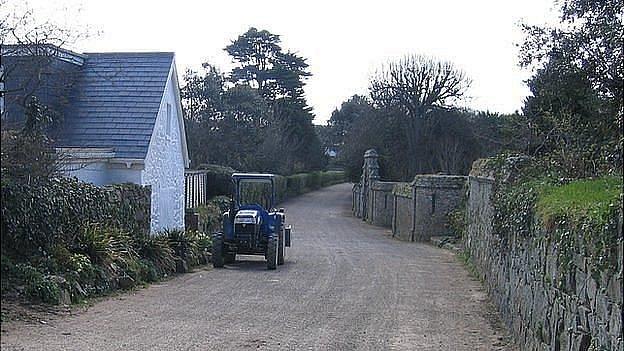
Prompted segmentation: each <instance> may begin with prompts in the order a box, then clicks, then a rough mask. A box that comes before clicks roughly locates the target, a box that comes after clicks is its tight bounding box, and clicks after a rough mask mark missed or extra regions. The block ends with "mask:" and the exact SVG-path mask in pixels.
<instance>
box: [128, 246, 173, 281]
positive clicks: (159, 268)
mask: <svg viewBox="0 0 624 351" xmlns="http://www.w3.org/2000/svg"><path fill="white" fill-rule="evenodd" d="M136 251H137V253H138V255H139V256H140V257H141V258H142V259H144V260H146V261H148V262H150V263H151V265H152V267H147V268H148V269H152V268H153V270H154V271H155V272H156V273H157V276H166V275H167V274H170V273H172V272H174V271H175V268H176V266H175V256H174V251H173V249H172V248H171V246H170V244H169V237H168V236H166V235H150V236H145V237H142V238H141V239H138V240H137V241H136ZM149 274H152V272H149ZM150 279H151V278H150Z"/></svg>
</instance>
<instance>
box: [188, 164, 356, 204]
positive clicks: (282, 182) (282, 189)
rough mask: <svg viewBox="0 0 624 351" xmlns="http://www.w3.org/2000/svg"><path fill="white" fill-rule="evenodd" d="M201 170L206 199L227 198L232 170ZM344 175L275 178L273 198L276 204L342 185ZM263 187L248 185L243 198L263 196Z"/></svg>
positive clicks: (209, 167) (328, 174) (340, 173)
mask: <svg viewBox="0 0 624 351" xmlns="http://www.w3.org/2000/svg"><path fill="white" fill-rule="evenodd" d="M199 169H201V170H205V171H206V172H207V183H208V186H207V190H206V192H207V194H208V197H214V196H219V195H225V196H229V195H230V194H231V191H232V189H231V176H232V173H234V172H235V171H234V169H232V168H230V167H223V166H218V165H201V166H200V167H199ZM344 181H345V175H344V172H342V171H326V172H320V171H317V172H310V173H299V174H293V175H290V176H282V175H276V176H275V196H276V201H277V203H280V202H282V201H284V200H286V199H288V198H289V197H293V196H297V195H301V194H303V193H305V192H308V191H312V190H316V189H320V188H322V187H326V186H329V185H334V184H338V183H342V182H344ZM263 192H264V190H263V186H261V185H257V186H254V185H250V186H247V187H246V189H245V194H243V195H244V196H247V197H253V198H260V196H261V195H262V194H263Z"/></svg>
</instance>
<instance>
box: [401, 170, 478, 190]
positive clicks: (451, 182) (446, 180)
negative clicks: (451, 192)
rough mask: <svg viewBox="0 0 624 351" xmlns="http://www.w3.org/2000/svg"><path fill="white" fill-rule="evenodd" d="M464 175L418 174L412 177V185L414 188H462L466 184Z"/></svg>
mask: <svg viewBox="0 0 624 351" xmlns="http://www.w3.org/2000/svg"><path fill="white" fill-rule="evenodd" d="M467 179H468V178H467V177H466V176H455V175H439V174H419V175H417V176H416V177H414V181H413V182H412V186H413V187H415V188H438V189H442V188H463V187H464V186H465V185H466V180H467Z"/></svg>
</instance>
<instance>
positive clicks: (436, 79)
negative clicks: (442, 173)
mask: <svg viewBox="0 0 624 351" xmlns="http://www.w3.org/2000/svg"><path fill="white" fill-rule="evenodd" d="M469 86H470V80H469V79H468V78H467V77H466V75H465V73H464V72H463V71H461V70H459V69H457V68H455V66H454V65H453V64H452V63H450V62H443V61H438V60H435V59H433V58H429V57H425V56H420V55H408V56H406V57H404V58H403V59H401V60H398V61H394V62H390V63H389V64H387V65H386V66H384V67H382V68H381V69H380V70H379V71H378V72H377V73H376V74H375V75H374V76H373V77H372V78H371V80H370V85H369V92H370V95H371V98H372V100H373V102H374V103H375V104H376V105H377V106H378V107H383V108H389V109H396V110H398V111H400V112H401V114H402V115H403V116H404V121H405V129H404V130H405V133H406V140H407V143H408V150H409V153H410V157H409V159H408V164H409V170H410V172H411V173H412V174H415V173H420V172H423V171H431V170H428V169H427V166H426V165H425V164H424V162H423V160H422V159H420V160H419V157H420V156H422V155H420V154H419V149H418V148H419V144H420V142H421V140H422V139H423V138H424V137H425V136H426V135H427V133H428V132H429V130H430V129H431V128H432V127H433V126H432V123H431V122H432V121H431V118H430V117H432V116H433V115H432V112H434V111H436V110H445V109H449V108H452V106H453V104H454V103H455V102H457V101H458V100H459V99H461V98H462V97H463V96H464V95H465V93H466V91H467V89H468V87H469Z"/></svg>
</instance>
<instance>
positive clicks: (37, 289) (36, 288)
mask: <svg viewBox="0 0 624 351" xmlns="http://www.w3.org/2000/svg"><path fill="white" fill-rule="evenodd" d="M12 274H13V275H14V276H15V278H16V279H17V280H18V281H20V282H22V283H23V284H24V294H25V295H26V296H27V297H29V298H31V299H33V300H36V301H41V302H45V303H57V302H58V300H59V297H60V294H61V292H60V288H59V285H58V283H57V282H56V281H55V280H54V279H53V277H52V276H50V275H44V274H43V273H41V272H40V271H39V270H38V269H37V268H35V267H33V266H31V265H29V264H23V263H19V264H17V265H15V266H14V272H12Z"/></svg>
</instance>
